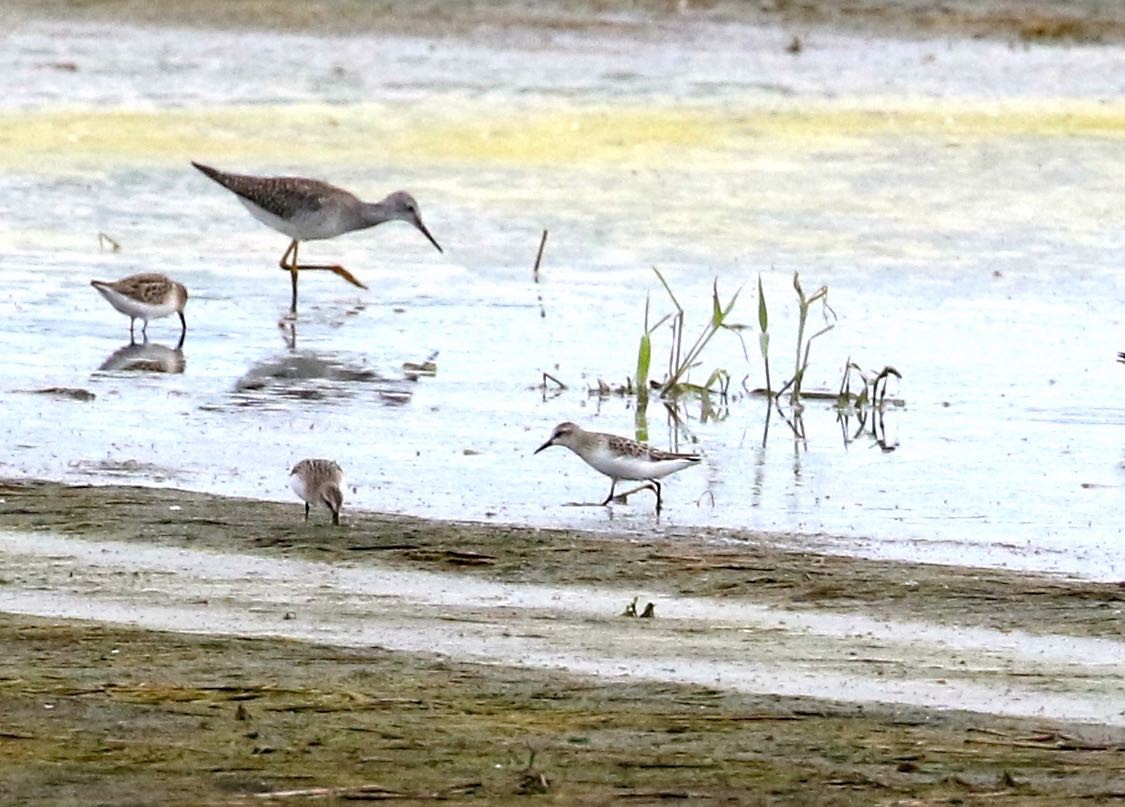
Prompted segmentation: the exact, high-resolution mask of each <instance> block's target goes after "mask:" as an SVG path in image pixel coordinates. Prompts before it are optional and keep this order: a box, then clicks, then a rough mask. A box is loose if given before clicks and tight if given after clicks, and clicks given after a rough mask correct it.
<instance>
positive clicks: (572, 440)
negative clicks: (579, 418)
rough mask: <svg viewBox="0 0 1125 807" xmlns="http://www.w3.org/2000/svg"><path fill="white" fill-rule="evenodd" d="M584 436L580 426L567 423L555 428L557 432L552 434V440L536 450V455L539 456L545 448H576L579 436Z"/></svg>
mask: <svg viewBox="0 0 1125 807" xmlns="http://www.w3.org/2000/svg"><path fill="white" fill-rule="evenodd" d="M581 434H582V429H581V427H579V426H578V425H576V424H574V423H571V422H570V421H567V422H566V423H560V424H559V425H558V426H555V430H554V431H553V432H551V439H549V440H548V441H547V442H545V443H544V444H543V445H541V446H539V448H537V449H535V451H534V452H532V453H534V454H538V453H539V452H540V451H542V450H543V449H545V448H550V447H551V446H566V447H567V448H574V446H575V444H576V443H577V442H578V438H579V436H580V435H581Z"/></svg>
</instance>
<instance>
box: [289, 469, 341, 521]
mask: <svg viewBox="0 0 1125 807" xmlns="http://www.w3.org/2000/svg"><path fill="white" fill-rule="evenodd" d="M343 486H344V472H343V471H342V470H341V469H340V466H339V465H337V464H336V463H335V462H333V461H332V460H319V459H309V460H301V461H300V462H298V463H297V464H296V465H294V466H293V470H292V471H290V472H289V487H291V488H293V492H294V493H296V494H297V495H298V496H299V497H301V498H302V499H304V501H305V521H308V520H309V505H312V504H323V505H324V506H325V507H327V508H328V509H329V510H331V511H332V523H333V524H336V525H339V523H340V508H341V507H343V505H344V491H343Z"/></svg>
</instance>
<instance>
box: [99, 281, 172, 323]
mask: <svg viewBox="0 0 1125 807" xmlns="http://www.w3.org/2000/svg"><path fill="white" fill-rule="evenodd" d="M95 288H96V289H97V290H98V291H99V292H101V295H102V297H105V298H106V300H108V301H109V304H110V305H112V306H113V307H114V308H116V309H117V310H118V311H120V312H121V313H122V314H124V315H125V316H127V317H138V318H140V319H143V320H144V321H145V322H148V321H149V320H150V319H160V318H161V317H166V316H168V315H169V314H174V313H176V302H175V300H170V301H167V302H161V303H144V302H141V301H140V300H134V299H133V298H132V297H129V296H128V295H126V294H122V293H121V292H119V291H118V290H117V289H114V288H111V287H109V286H95ZM168 296H169V297H171V296H172V295H168Z"/></svg>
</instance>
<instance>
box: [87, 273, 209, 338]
mask: <svg viewBox="0 0 1125 807" xmlns="http://www.w3.org/2000/svg"><path fill="white" fill-rule="evenodd" d="M90 285H91V286H93V287H94V288H95V289H97V290H98V292H99V293H100V294H101V295H102V297H105V298H106V300H108V301H109V304H110V305H112V306H113V307H114V308H116V309H117V310H118V311H120V312H121V313H122V314H124V315H125V316H127V317H128V318H129V339H130V341H132V339H133V324H134V323H135V322H136V321H137V320H138V319H140V320H143V321H144V325H142V326H141V336H143V337H144V338H145V339H148V321H149V320H150V319H160V318H161V317H167V316H169V315H171V314H179V315H180V325H181V326H182V330H181V331H180V343H181V344H183V339H184V335H185V334H187V320H185V319H184V306H185V305H187V299H188V293H187V289H186V288H184V285H183V284H182V283H177V282H176V281H174V280H169V279H168V278H167V277H165V276H164V275H159V274H156V273H154V272H145V273H143V274H139V275H129V276H128V277H123V278H121V279H120V280H115V281H113V282H108V281H105V280H91V281H90Z"/></svg>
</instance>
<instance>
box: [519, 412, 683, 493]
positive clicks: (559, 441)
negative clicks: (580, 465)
mask: <svg viewBox="0 0 1125 807" xmlns="http://www.w3.org/2000/svg"><path fill="white" fill-rule="evenodd" d="M551 446H566V447H567V448H569V449H570V450H571V451H573V452H574V453H575V454H577V455H578V456H579V457H581V458H582V459H583V460H584V461H585V463H586V464H587V465H589V466H590V467H591V468H593V469H594V470H595V471H600V472H601V473H603V474H605V475H606V476H608V477H609V478H610V479H611V480H612V484H611V485H610V486H609V495H608V496H606V497H605V501H604V502H602V505H603V506H604V505H607V504H609V503H610V502H611V501H613V494H614V490H616V488H617V483H618V482H620V481H621V480H623V479H629V480H636V481H643V482H647V483H649V484H651V485H652V489H653V492H655V493H656V512H658V513H659V512H660V509H661V507H662V506H663V500H662V498H661V494H660V483H659V482H657V481H656V480H658V479H663V478H664V477H666V476H668V474H674V473H675V472H676V471H682V470H683V469H684V468H687V467H689V466H691V465H698V464H699V461H700V460H701V459H702V458H701V457H700V456H699V455H698V454H676V453H672V452H670V451H661V450H659V449H656V448H651V447H649V446H647V445H645V444H644V443H638V442H637V441H636V440H630V439H629V438H627V437H618V436H617V435H615V434H605V433H603V432H588V431H586V430H585V429H583V428H582V427H581V426H577V425H575V424H574V423H569V422H568V423H560V424H559V425H558V426H556V427H555V430H554V431H553V432H552V433H551V438H550V439H549V440H548V441H547V442H545V443H544V444H543V445H541V446H539V448H537V449H535V452H534V453H536V454H538V453H539V452H540V451H542V450H543V449H545V448H550V447H551ZM639 489H640V488H638V490H639Z"/></svg>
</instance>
